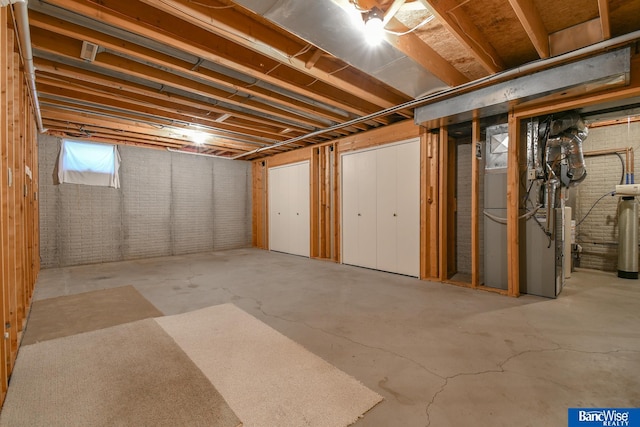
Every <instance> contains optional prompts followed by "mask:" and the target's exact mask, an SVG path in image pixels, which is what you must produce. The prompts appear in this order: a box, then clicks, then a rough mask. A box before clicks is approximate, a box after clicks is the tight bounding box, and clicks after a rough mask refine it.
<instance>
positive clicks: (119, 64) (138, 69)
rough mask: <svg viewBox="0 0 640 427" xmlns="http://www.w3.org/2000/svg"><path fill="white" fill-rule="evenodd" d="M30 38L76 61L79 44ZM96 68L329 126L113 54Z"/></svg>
mask: <svg viewBox="0 0 640 427" xmlns="http://www.w3.org/2000/svg"><path fill="white" fill-rule="evenodd" d="M31 36H32V39H31V40H32V44H33V46H34V48H37V49H39V50H41V51H44V52H47V53H52V54H55V55H59V56H62V57H65V58H68V59H72V60H75V59H76V57H75V55H76V52H77V51H78V50H79V49H80V42H79V41H77V40H73V39H70V38H68V37H65V36H61V35H58V34H55V33H51V32H49V31H45V30H41V29H37V28H36V29H34V30H33V31H32V32H31ZM93 65H94V66H97V67H101V68H103V69H105V70H109V71H115V72H118V73H123V74H125V75H129V76H132V77H137V78H140V79H143V80H147V81H150V82H154V83H157V84H160V85H168V86H171V87H173V88H176V89H180V90H183V91H186V92H194V93H199V94H201V95H204V96H207V97H210V98H211V99H213V100H215V101H218V102H221V103H223V104H227V105H230V106H233V107H236V108H240V109H248V110H250V111H253V113H254V114H257V115H262V116H263V117H269V116H273V117H276V118H280V119H282V120H286V121H288V122H293V123H297V124H298V125H300V126H306V127H307V128H308V129H309V130H310V131H311V130H313V129H316V128H322V127H326V126H327V125H328V123H327V122H326V121H320V120H319V119H311V118H309V117H308V115H303V114H302V113H298V112H295V111H291V110H288V109H284V108H279V107H277V106H274V105H270V104H269V103H267V102H265V100H260V99H257V98H251V97H243V96H236V94H233V93H229V92H228V91H225V90H222V89H219V88H216V87H213V86H210V85H208V84H205V83H202V82H199V81H196V80H191V79H190V78H187V77H182V76H179V75H176V74H172V73H171V72H169V71H165V70H162V69H159V68H156V67H153V66H150V65H146V64H141V63H138V62H136V61H133V60H130V59H127V58H123V57H119V56H116V55H114V54H111V53H107V52H104V53H101V54H100V55H98V56H97V57H96V59H95V61H94V62H93Z"/></svg>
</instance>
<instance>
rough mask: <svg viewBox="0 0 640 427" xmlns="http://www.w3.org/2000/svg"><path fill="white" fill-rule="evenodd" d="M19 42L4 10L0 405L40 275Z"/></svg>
mask: <svg viewBox="0 0 640 427" xmlns="http://www.w3.org/2000/svg"><path fill="white" fill-rule="evenodd" d="M17 43H18V42H17V37H16V35H15V32H14V29H13V20H12V18H11V11H10V9H9V8H7V7H3V8H0V89H1V90H0V105H1V106H2V110H1V111H2V113H1V114H0V120H1V121H0V154H1V164H0V219H1V223H2V226H1V227H0V270H1V274H0V277H1V278H2V292H1V294H0V298H1V300H2V303H1V304H0V316H2V322H3V325H4V328H3V339H2V344H1V345H0V358H1V359H2V363H0V401H4V398H5V396H6V392H7V387H8V381H9V377H10V375H11V372H12V370H13V366H14V364H15V360H16V357H17V353H18V347H19V343H20V338H21V335H22V330H23V328H24V326H25V322H26V318H27V314H28V312H29V307H30V304H31V299H32V296H33V288H34V285H35V282H36V279H37V276H38V272H39V270H40V245H39V216H38V202H37V194H38V152H37V144H36V141H37V135H36V124H35V120H34V116H33V114H32V111H33V109H32V104H31V100H30V97H29V93H28V91H27V86H26V81H25V76H24V72H23V70H22V69H21V63H20V56H19V54H18V46H17Z"/></svg>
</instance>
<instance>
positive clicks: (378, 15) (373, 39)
mask: <svg viewBox="0 0 640 427" xmlns="http://www.w3.org/2000/svg"><path fill="white" fill-rule="evenodd" d="M362 17H363V19H364V33H365V35H366V38H367V42H368V43H369V44H370V45H372V46H376V45H378V44H380V42H381V41H382V39H383V38H384V24H383V21H382V18H383V13H382V11H381V10H380V9H378V8H377V7H374V8H373V9H371V10H369V11H368V12H366V13H364V14H363V16H362Z"/></svg>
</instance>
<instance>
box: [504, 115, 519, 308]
mask: <svg viewBox="0 0 640 427" xmlns="http://www.w3.org/2000/svg"><path fill="white" fill-rule="evenodd" d="M519 140H520V120H519V119H518V117H516V116H515V114H514V113H513V112H512V113H510V114H509V146H508V160H507V293H508V295H509V296H512V297H517V296H519V295H520V221H519V220H518V216H519V212H520V204H519V200H520V162H519V158H520V150H519V146H520V141H519Z"/></svg>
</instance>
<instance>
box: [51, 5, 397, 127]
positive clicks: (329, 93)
mask: <svg viewBox="0 0 640 427" xmlns="http://www.w3.org/2000/svg"><path fill="white" fill-rule="evenodd" d="M47 3H50V4H52V5H55V6H58V7H61V8H63V9H66V10H69V11H72V12H75V13H79V14H81V15H85V16H87V17H89V18H92V19H96V20H98V21H100V22H104V23H106V24H110V25H113V26H115V27H117V28H120V29H123V30H125V31H130V32H132V33H134V34H138V35H140V36H142V37H146V38H149V39H150V40H154V41H156V42H159V43H162V44H165V45H167V46H169V47H172V48H175V49H179V50H182V51H184V52H186V53H189V54H191V55H194V56H196V57H199V58H202V59H206V60H208V61H211V62H213V63H215V64H219V65H221V66H223V67H227V68H230V69H234V70H237V71H238V72H240V73H243V74H245V75H246V76H249V77H253V78H255V79H257V80H259V81H263V82H266V83H269V84H273V85H275V86H277V87H280V88H283V89H286V90H288V91H291V92H292V93H296V94H299V95H302V96H306V97H308V98H311V99H315V100H317V101H318V102H323V103H326V104H328V105H334V106H336V107H337V108H340V109H343V110H345V111H348V112H351V113H353V114H356V115H366V114H368V113H371V112H375V111H378V110H379V109H380V107H381V105H378V104H376V103H369V102H368V101H363V100H362V99H360V98H358V96H357V94H351V93H348V92H345V91H344V90H342V89H339V88H338V87H337V86H333V85H332V84H331V83H325V82H324V81H323V80H322V79H319V78H317V77H314V76H309V74H308V73H306V72H304V73H302V72H300V71H298V70H296V69H293V68H291V67H289V66H288V65H285V66H277V67H276V65H278V64H281V65H282V63H281V62H278V61H276V60H274V59H271V58H269V57H266V56H265V57H264V61H262V63H261V65H262V67H259V68H258V67H256V66H255V62H256V55H257V54H256V52H255V51H251V50H250V49H249V48H245V47H241V46H238V45H236V46H234V45H233V44H231V43H224V40H223V39H221V38H220V40H216V41H215V42H212V38H217V37H216V36H215V35H213V33H210V32H207V31H205V30H203V29H201V28H199V27H197V26H193V25H190V24H189V27H186V26H185V25H184V22H183V21H179V20H176V19H175V18H172V17H171V15H162V14H159V11H158V10H156V9H153V8H144V10H143V8H142V7H141V6H143V5H141V4H140V3H138V2H135V4H134V2H130V3H127V2H124V3H123V2H120V1H115V0H114V1H113V2H111V1H106V0H105V1H101V2H100V4H99V5H98V4H96V3H94V2H91V1H88V0H50V1H48V2H47ZM129 9H132V10H129ZM127 11H128V12H127ZM207 11H208V9H207ZM254 25H255V24H254ZM250 40H253V38H252V37H250V38H249V39H248V40H247V41H246V43H252V42H251V41H250ZM218 41H220V43H218ZM221 43H222V44H221ZM256 45H257V43H256ZM265 46H266V45H265ZM280 59H281V60H283V58H280ZM287 64H288V62H287ZM302 68H304V65H303V66H302ZM305 70H306V69H305ZM314 70H315V69H314ZM321 74H324V75H329V74H330V73H329V72H324V73H321ZM358 75H359V76H360V81H359V82H354V83H353V85H354V86H355V85H357V84H358V83H360V84H361V89H362V90H364V91H368V90H372V91H373V90H374V89H375V90H376V91H379V89H376V88H375V87H373V86H375V84H374V82H371V83H368V84H367V85H364V83H365V82H363V81H362V79H361V77H362V74H361V73H360V74H358ZM363 99H367V98H363ZM404 100H406V99H404V98H402V97H398V96H396V97H393V98H392V99H389V100H388V102H387V103H386V104H389V103H390V104H389V105H397V104H400V103H402V102H403V101H404Z"/></svg>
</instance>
